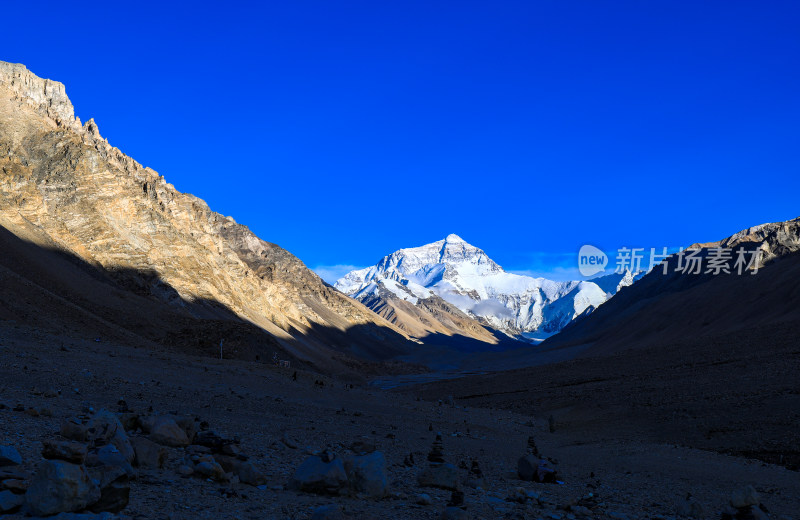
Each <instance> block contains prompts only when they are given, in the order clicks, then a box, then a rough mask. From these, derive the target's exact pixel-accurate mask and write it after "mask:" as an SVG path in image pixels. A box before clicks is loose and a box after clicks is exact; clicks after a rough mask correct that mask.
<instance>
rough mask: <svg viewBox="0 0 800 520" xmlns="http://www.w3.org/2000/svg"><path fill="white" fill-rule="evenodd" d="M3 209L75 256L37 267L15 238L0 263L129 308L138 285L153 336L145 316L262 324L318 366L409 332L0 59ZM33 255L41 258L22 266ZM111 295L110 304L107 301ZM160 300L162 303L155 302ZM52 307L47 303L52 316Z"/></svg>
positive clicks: (21, 229) (378, 353) (18, 225)
mask: <svg viewBox="0 0 800 520" xmlns="http://www.w3.org/2000/svg"><path fill="white" fill-rule="evenodd" d="M0 218H2V227H3V228H4V229H5V230H6V231H8V232H9V233H11V234H13V235H15V236H17V237H21V238H24V241H26V242H29V243H31V244H34V245H36V247H37V251H38V250H41V249H42V248H43V249H46V250H49V251H54V252H56V251H60V252H63V253H64V254H65V255H67V256H70V257H74V258H76V259H78V260H80V262H81V263H83V264H85V266H84V267H86V268H84V267H81V268H78V267H74V266H73V267H69V265H68V264H70V262H69V261H67V262H66V263H64V262H56V263H55V264H54V265H56V264H57V265H58V266H59V267H58V269H54V270H53V272H50V273H48V272H47V265H43V264H42V262H44V260H42V259H41V258H38V257H37V255H38V253H35V252H34V250H33V249H26V248H25V247H23V246H20V248H18V249H17V252H18V253H20V256H19V257H18V258H17V259H16V260H12V259H11V255H10V254H7V255H6V257H7V259H8V262H7V263H6V265H5V268H6V275H7V276H9V277H14V276H15V275H16V276H17V277H19V280H20V283H22V282H24V281H25V280H26V279H27V280H28V281H29V282H31V283H33V284H36V285H40V283H39V282H40V281H41V283H44V280H47V281H48V282H47V283H56V282H57V283H58V284H59V287H60V289H61V292H60V295H61V297H63V298H65V299H66V300H70V301H72V300H73V299H74V300H75V301H88V302H90V303H91V306H96V307H105V308H106V309H107V312H121V313H125V312H128V311H129V310H130V307H129V306H133V307H136V306H137V305H141V304H142V302H141V301H139V300H136V297H143V298H146V299H147V300H149V301H150V302H154V303H152V304H148V305H149V307H148V305H143V306H142V309H148V310H147V311H144V310H143V311H142V312H139V313H138V314H139V315H140V316H141V317H142V318H143V319H144V318H145V317H147V319H146V320H145V321H143V322H141V323H136V324H132V325H131V330H132V332H134V333H136V334H139V335H141V336H143V337H145V338H151V339H152V338H155V337H156V336H158V334H156V335H154V334H149V333H148V332H147V331H146V329H147V328H148V327H151V328H153V329H154V330H155V329H161V328H163V330H171V329H172V328H174V327H164V322H170V320H171V318H167V317H171V316H178V315H180V316H184V317H185V318H187V319H193V320H194V323H195V325H196V326H197V327H200V329H203V327H205V326H206V325H207V324H202V323H201V322H202V320H209V319H210V320H227V321H229V322H231V321H232V322H238V323H240V324H247V326H248V327H256V328H257V329H260V330H262V331H265V332H267V333H268V336H269V337H270V339H269V340H267V343H270V342H273V343H277V344H280V345H281V346H282V348H283V349H284V350H285V351H286V352H287V353H288V355H290V356H292V357H293V358H297V359H303V360H305V361H307V362H309V363H312V364H314V365H317V366H318V367H319V368H323V369H328V368H332V367H329V366H327V365H331V362H330V360H331V353H336V352H339V353H341V354H343V355H354V356H357V357H359V358H363V359H367V360H373V361H380V360H385V359H388V358H391V357H394V356H397V355H401V354H404V353H407V352H408V351H409V349H411V348H413V346H414V343H411V342H409V341H408V339H407V337H406V336H405V334H404V333H403V332H402V331H400V330H399V329H397V328H396V327H394V326H393V325H392V324H390V323H389V322H387V321H386V320H384V319H383V318H381V317H379V316H377V315H376V314H374V313H373V312H371V311H370V310H369V309H367V308H366V307H364V306H363V305H362V304H360V303H359V302H356V301H353V300H351V299H350V298H348V297H346V296H345V295H343V294H341V293H339V292H338V291H336V290H335V289H333V288H332V287H330V286H329V285H327V284H326V283H325V282H323V281H322V280H321V279H320V278H319V277H318V276H317V275H315V274H314V273H313V272H312V271H310V270H309V269H307V268H306V266H305V265H304V264H303V263H302V262H301V261H300V260H298V259H297V258H296V257H295V256H293V255H292V254H290V253H288V252H287V251H285V250H283V249H281V248H280V247H278V246H276V245H275V244H271V243H269V242H265V241H263V240H261V239H259V238H258V237H257V236H255V235H254V234H253V233H252V232H251V231H250V230H249V229H248V228H247V227H245V226H242V225H240V224H238V223H236V222H235V221H234V220H233V219H232V218H230V217H225V216H223V215H220V214H218V213H215V212H213V211H211V210H210V209H209V208H208V206H207V205H206V204H205V202H203V201H202V200H200V199H198V198H197V197H194V196H192V195H189V194H185V193H180V192H178V191H177V190H176V189H175V188H174V187H173V186H172V185H170V184H168V183H167V182H166V181H165V180H164V178H163V177H161V176H160V175H158V174H157V173H156V172H155V171H153V170H151V169H149V168H146V167H143V166H141V165H140V164H138V163H137V162H136V161H134V160H133V159H131V158H130V157H128V156H126V155H124V154H123V153H122V152H121V151H120V150H118V149H117V148H114V147H112V146H110V145H109V144H108V142H107V141H106V140H105V139H103V138H102V137H101V136H100V133H99V131H98V128H97V125H96V124H95V123H94V121H92V120H90V121H89V122H87V123H86V124H85V125H83V126H82V125H81V123H80V121H79V120H77V118H75V117H74V112H73V108H72V105H71V104H70V102H69V99H68V98H67V97H66V94H65V90H64V86H63V85H61V84H60V83H57V82H54V81H50V80H46V79H42V78H39V77H37V76H35V75H33V74H32V73H31V72H29V71H28V70H27V69H26V68H25V67H24V66H22V65H17V64H9V63H5V62H0ZM54 254H55V253H54ZM43 258H55V257H53V256H47V255H46V256H45V257H43ZM35 265H39V267H40V269H38V270H27V267H29V266H35ZM14 266H16V267H14ZM89 267H91V268H94V269H95V270H96V271H97V272H102V273H104V274H103V276H105V277H106V278H107V280H106V281H102V282H98V283H101V284H104V283H107V281H108V280H111V281H112V282H113V284H114V286H115V288H116V289H115V290H114V291H110V292H109V294H102V293H103V291H104V290H105V286H103V287H100V286H96V284H95V283H93V282H91V283H90V282H89V281H87V282H86V284H87V285H86V286H84V283H83V281H78V280H82V279H83V278H86V277H88V278H87V280H88V279H92V278H96V277H97V276H98V275H97V274H96V273H93V274H90V273H88V271H87V268H89ZM75 269H78V271H80V273H82V274H80V276H78V271H75ZM26 273H27V274H26ZM84 275H85V276H84ZM59 278H61V279H60V280H59ZM95 289H97V290H95ZM121 291H125V294H123V293H122V292H121ZM89 293H91V296H88V294H89ZM14 294H16V295H17V296H16V297H18V298H19V297H20V296H21V295H22V294H24V292H23V293H13V292H12V293H7V294H6V295H5V296H4V297H5V298H14V297H15V296H14ZM109 299H111V300H113V302H111V303H114V302H116V303H117V304H118V305H107V304H108V303H109V302H108V300H109ZM126 299H128V300H129V301H127V303H120V302H122V301H123V300H126ZM156 304H158V305H156ZM164 306H167V309H168V312H167V311H163V312H162V311H161V310H157V309H162V310H163V308H164ZM93 308H94V307H93ZM151 311H152V312H151ZM53 312H57V309H53ZM21 318H22V319H25V318H24V316H21V315H16V318H15V319H21ZM62 318H63V319H64V320H67V317H62ZM62 318H59V317H58V316H57V315H56V314H54V315H52V316H51V321H58V320H59V319H62ZM117 323H118V322H117ZM201 325H202V327H201ZM192 334H194V333H192ZM199 334H200V333H199ZM200 335H202V334H200ZM213 335H214V336H219V334H213ZM208 339H210V338H208ZM162 341H163V340H162ZM215 341H218V339H215Z"/></svg>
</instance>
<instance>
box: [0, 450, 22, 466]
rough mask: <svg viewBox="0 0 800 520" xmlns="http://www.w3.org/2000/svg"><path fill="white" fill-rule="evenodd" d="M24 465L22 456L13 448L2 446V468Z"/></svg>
mask: <svg viewBox="0 0 800 520" xmlns="http://www.w3.org/2000/svg"><path fill="white" fill-rule="evenodd" d="M20 464H22V455H20V454H19V452H18V451H17V449H16V448H14V447H13V446H0V466H18V465H20Z"/></svg>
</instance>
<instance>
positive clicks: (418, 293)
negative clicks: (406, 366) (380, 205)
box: [335, 235, 637, 342]
mask: <svg viewBox="0 0 800 520" xmlns="http://www.w3.org/2000/svg"><path fill="white" fill-rule="evenodd" d="M636 278H637V277H636V276H635V275H634V274H633V273H631V272H629V271H626V272H625V273H622V274H618V273H615V274H610V275H607V276H603V277H600V278H596V279H594V280H591V281H561V282H559V281H553V280H548V279H545V278H533V277H529V276H522V275H518V274H513V273H508V272H506V271H504V270H503V268H502V267H500V266H499V265H498V264H497V263H496V262H494V261H493V260H492V259H491V258H489V257H488V256H487V255H486V253H485V252H483V251H482V250H481V249H479V248H477V247H475V246H473V245H471V244H469V243H467V242H465V241H464V240H463V239H462V238H461V237H459V236H458V235H449V236H447V238H445V239H444V240H439V241H437V242H433V243H431V244H427V245H424V246H421V247H412V248H407V249H400V250H399V251H396V252H394V253H392V254H390V255H388V256H385V257H384V258H383V259H382V260H381V261H380V262H378V263H377V264H376V265H374V266H372V267H367V268H365V269H359V270H355V271H352V272H350V273H348V274H347V275H345V276H344V277H342V278H340V279H339V280H338V281H337V282H336V284H335V287H336V288H337V289H339V290H340V291H342V292H343V293H345V294H347V295H349V296H351V297H353V298H355V299H357V300H359V301H360V302H362V303H364V304H365V305H366V306H367V307H369V308H371V309H373V310H374V311H376V312H378V314H381V315H382V316H383V317H385V318H387V319H388V320H389V321H391V322H393V323H394V324H395V325H397V326H398V327H400V328H401V329H405V330H406V332H408V333H409V334H410V335H412V336H414V335H424V334H425V333H426V332H427V333H430V332H444V333H445V334H446V333H447V331H449V332H450V333H458V334H465V335H468V336H471V337H473V338H476V339H481V338H480V337H476V332H478V336H486V334H485V333H487V332H488V331H487V329H486V328H485V327H488V328H489V329H497V330H500V331H502V332H504V333H506V334H508V335H510V336H528V337H533V336H534V334H533V333H538V334H542V333H544V335H547V334H548V333H555V332H558V331H559V330H561V328H563V327H564V326H565V325H567V324H568V323H569V322H570V321H572V320H573V319H574V318H575V317H577V316H580V315H581V314H584V313H588V312H591V311H592V310H594V309H595V308H597V307H598V306H599V305H601V304H602V303H604V302H605V301H607V300H608V299H609V298H611V297H612V296H613V295H614V294H616V292H617V291H618V290H619V289H621V288H622V287H625V286H628V285H631V284H632V283H633V282H634V281H635V279H636ZM432 308H434V309H438V310H439V312H438V313H433V315H431V314H432V313H431V312H430V311H431V309H432ZM468 318H471V319H472V320H471V321H477V322H479V323H480V324H481V325H482V327H480V328H481V329H483V330H482V331H477V330H470V331H464V330H463V328H464V324H465V323H468V322H469V321H470V320H469V319H468ZM420 321H421V322H422V326H420V323H419V322H420ZM454 322H455V323H454ZM472 327H473V329H475V328H476V327H475V324H474V323H473V324H472ZM437 329H443V330H437ZM492 337H494V336H492ZM485 341H486V340H485ZM488 341H489V342H495V341H492V340H491V339H489V340H488Z"/></svg>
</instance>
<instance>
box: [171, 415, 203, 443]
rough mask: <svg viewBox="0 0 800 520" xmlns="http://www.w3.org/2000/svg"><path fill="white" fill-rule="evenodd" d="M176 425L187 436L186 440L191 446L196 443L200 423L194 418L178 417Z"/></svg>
mask: <svg viewBox="0 0 800 520" xmlns="http://www.w3.org/2000/svg"><path fill="white" fill-rule="evenodd" d="M175 424H177V425H178V427H179V428H180V429H181V430H183V433H185V434H186V438H187V439H188V440H189V444H191V443H192V442H194V438H195V436H196V435H197V431H198V430H199V426H200V425H199V423H198V422H197V420H196V419H195V418H194V417H178V418H177V419H175Z"/></svg>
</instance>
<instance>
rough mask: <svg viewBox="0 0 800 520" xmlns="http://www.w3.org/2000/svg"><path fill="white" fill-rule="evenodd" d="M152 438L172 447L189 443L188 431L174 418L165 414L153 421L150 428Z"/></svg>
mask: <svg viewBox="0 0 800 520" xmlns="http://www.w3.org/2000/svg"><path fill="white" fill-rule="evenodd" d="M150 440H152V441H153V442H157V443H158V444H161V445H163V446H169V447H172V448H182V447H184V446H188V445H189V438H188V437H187V436H186V432H185V431H184V430H183V429H182V428H181V427H180V426H178V424H177V423H176V422H175V421H174V420H173V419H171V418H170V417H167V416H163V415H162V416H161V417H158V418H157V419H156V420H155V421H154V422H153V424H152V427H151V428H150Z"/></svg>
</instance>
